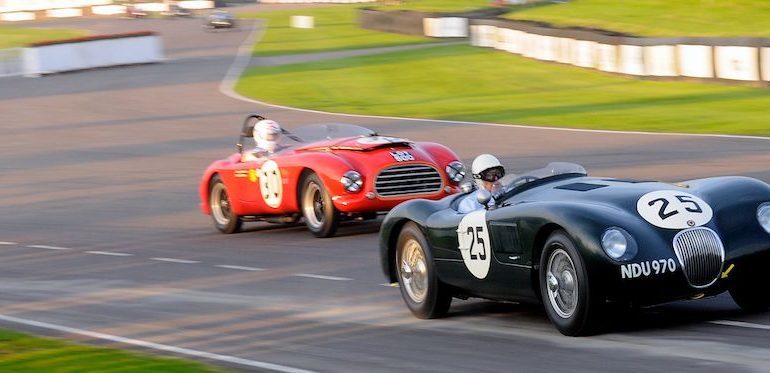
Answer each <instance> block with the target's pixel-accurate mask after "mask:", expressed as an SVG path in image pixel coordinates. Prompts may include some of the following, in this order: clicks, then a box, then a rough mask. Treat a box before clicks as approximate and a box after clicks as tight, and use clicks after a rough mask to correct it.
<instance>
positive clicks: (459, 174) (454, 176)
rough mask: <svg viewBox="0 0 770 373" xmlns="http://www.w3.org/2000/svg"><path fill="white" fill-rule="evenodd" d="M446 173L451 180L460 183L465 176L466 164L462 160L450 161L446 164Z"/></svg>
mask: <svg viewBox="0 0 770 373" xmlns="http://www.w3.org/2000/svg"><path fill="white" fill-rule="evenodd" d="M446 175H447V176H448V177H449V180H452V181H453V182H455V183H459V182H460V181H462V180H463V178H465V165H463V163H462V162H460V161H454V162H450V163H449V164H448V165H447V166H446Z"/></svg>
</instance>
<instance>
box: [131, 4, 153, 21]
mask: <svg viewBox="0 0 770 373" xmlns="http://www.w3.org/2000/svg"><path fill="white" fill-rule="evenodd" d="M147 15H148V14H147V12H146V11H145V10H143V9H141V8H138V7H137V6H136V5H133V4H128V5H126V16H127V17H129V18H145V17H147Z"/></svg>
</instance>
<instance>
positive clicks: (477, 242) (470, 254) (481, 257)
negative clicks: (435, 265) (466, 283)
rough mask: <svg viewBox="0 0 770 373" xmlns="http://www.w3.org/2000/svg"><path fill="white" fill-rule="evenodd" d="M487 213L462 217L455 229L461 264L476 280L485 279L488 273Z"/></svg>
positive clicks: (483, 211)
mask: <svg viewBox="0 0 770 373" xmlns="http://www.w3.org/2000/svg"><path fill="white" fill-rule="evenodd" d="M486 213H487V211H486V210H479V211H474V212H471V213H470V214H468V215H465V216H464V217H463V220H461V221H460V225H459V226H458V227H457V241H458V244H459V249H460V254H462V256H463V262H465V266H466V267H467V268H468V270H469V271H470V272H471V274H473V276H475V277H476V278H481V279H483V278H486V277H487V273H489V257H490V256H491V255H490V254H491V252H490V249H489V245H490V243H491V241H490V239H489V229H487V220H486V218H485V215H486Z"/></svg>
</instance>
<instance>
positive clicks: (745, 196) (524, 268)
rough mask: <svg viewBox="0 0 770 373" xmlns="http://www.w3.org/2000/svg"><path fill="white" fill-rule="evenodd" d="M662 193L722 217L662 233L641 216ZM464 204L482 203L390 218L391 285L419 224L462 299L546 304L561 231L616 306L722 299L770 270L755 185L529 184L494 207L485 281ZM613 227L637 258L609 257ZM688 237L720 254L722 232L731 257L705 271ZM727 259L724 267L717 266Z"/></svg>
mask: <svg viewBox="0 0 770 373" xmlns="http://www.w3.org/2000/svg"><path fill="white" fill-rule="evenodd" d="M656 191H666V193H670V194H671V195H673V196H677V198H679V201H681V202H682V203H681V204H680V206H679V208H680V209H682V210H683V211H682V213H683V214H685V213H686V211H684V209H687V211H695V212H698V210H701V212H702V209H701V208H703V209H705V208H706V207H705V206H700V205H698V204H696V203H695V202H693V201H692V199H693V198H692V197H685V196H697V198H700V200H702V201H701V204H703V202H705V203H706V204H707V205H708V206H709V207H710V209H711V210H712V211H713V217H711V218H710V219H709V220H708V221H707V222H705V223H703V224H696V223H695V222H693V221H691V220H687V224H689V225H690V226H689V227H685V228H683V229H670V228H661V227H658V226H655V225H653V224H652V223H650V222H649V221H648V220H645V219H646V218H644V217H642V216H641V212H640V211H641V210H638V207H637V204H641V202H639V201H640V200H641V199H642V198H643V197H644V196H645V195H649V194H650V193H653V192H656ZM473 193H474V192H470V194H473ZM463 198H472V196H469V195H468V193H465V194H458V195H453V196H449V197H446V198H444V199H442V200H439V201H428V200H412V201H409V202H405V203H403V204H400V205H399V206H397V207H396V208H394V209H393V210H391V211H390V212H389V213H388V215H387V216H386V217H385V220H384V222H383V224H382V226H381V228H380V255H381V264H382V269H383V271H384V274H385V276H386V277H387V278H388V279H389V280H390V281H391V282H397V281H398V273H397V271H398V268H397V264H396V259H395V255H396V250H397V247H396V246H397V245H398V240H399V233H400V232H401V230H402V228H403V227H404V226H405V224H407V223H409V222H413V223H415V224H416V225H417V226H418V227H419V229H420V231H421V232H422V234H423V236H424V237H425V241H426V242H427V246H428V248H427V250H429V251H430V253H429V255H428V256H427V257H428V258H429V260H432V263H433V267H434V268H435V272H436V276H437V278H438V280H439V281H440V282H441V283H442V284H445V285H446V286H448V288H449V289H451V293H452V295H453V296H456V297H468V296H470V297H481V298H488V299H494V300H509V301H519V302H541V301H542V300H541V298H542V297H541V291H540V286H541V282H542V281H541V280H540V279H541V277H540V276H539V274H538V271H539V270H540V266H541V252H542V250H543V248H544V244H545V243H546V240H547V239H548V237H549V236H550V235H551V234H552V233H553V232H556V231H563V232H566V234H567V235H568V236H569V237H570V238H571V240H572V242H574V244H575V246H576V248H577V250H578V251H579V253H580V255H581V257H582V260H583V261H584V263H585V266H586V269H587V273H588V284H590V288H591V292H592V294H600V296H601V297H602V298H604V301H606V302H622V303H624V304H631V305H637V306H645V305H654V304H660V303H664V302H668V301H673V300H677V299H687V298H699V297H703V296H709V295H715V294H718V293H721V292H723V291H725V290H727V289H728V288H729V281H730V279H731V277H732V276H733V275H735V274H740V272H741V271H742V270H744V268H748V267H751V266H753V268H756V266H757V263H763V266H765V267H766V265H768V264H770V233H768V232H767V231H766V230H765V229H764V228H763V227H762V225H760V223H759V221H758V212H757V211H758V208H759V206H760V205H762V204H764V203H767V202H770V186H768V184H766V183H764V182H762V181H759V180H756V179H753V178H748V177H733V176H730V177H715V178H706V179H698V180H691V181H686V182H683V183H678V184H676V185H674V184H667V183H662V182H648V181H636V180H620V179H611V178H598V177H588V176H586V175H585V174H583V173H565V174H559V175H553V176H548V177H542V178H538V179H536V180H533V181H528V182H526V183H523V184H521V185H518V186H516V187H515V188H512V189H511V190H509V191H507V192H506V193H505V194H504V195H501V196H498V198H495V200H496V201H497V202H496V205H495V206H493V207H491V208H489V209H487V210H486V213H485V217H484V219H485V221H486V229H487V231H488V237H489V239H490V241H491V248H490V251H491V258H490V260H489V265H488V273H487V274H486V276H484V277H483V278H479V277H478V276H474V275H473V274H472V273H471V272H470V271H469V267H468V265H467V258H466V259H465V260H464V259H463V256H462V252H461V250H460V249H459V247H460V238H459V237H460V236H461V235H463V234H465V232H464V230H463V229H460V230H458V225H460V223H461V221H462V219H463V218H464V217H465V215H466V214H464V213H460V212H458V210H457V208H458V204H459V202H460V201H461V200H462V199H463ZM658 201H660V202H658ZM646 205H649V208H651V209H655V210H653V211H654V212H655V213H656V214H659V215H660V217H661V218H668V217H670V216H671V215H673V214H676V213H677V212H676V210H675V208H674V207H673V205H671V206H668V202H666V201H661V199H660V198H659V199H657V200H654V199H653V200H652V201H651V202H649V203H646ZM643 207H644V206H643ZM656 219H657V218H656ZM612 227H617V228H621V229H622V230H623V231H625V232H627V233H628V235H630V236H631V237H632V240H631V241H632V243H630V244H629V245H631V244H633V245H635V246H636V247H635V249H636V254H635V255H633V256H632V257H626V258H622V260H616V259H613V258H611V257H610V256H609V255H608V254H607V252H606V251H605V249H603V247H602V236H603V234H604V232H606V231H607V230H608V228H612ZM683 231H691V232H694V233H698V234H700V233H705V234H706V235H707V236H708V237H706V239H707V240H711V241H710V242H711V243H713V244H714V247H716V246H717V244H718V242H716V241H714V235H713V234H712V233H715V236H716V239H717V240H721V245H722V247H723V258H721V259H720V258H717V257H716V256H714V255H711V257H709V258H704V259H702V260H703V261H704V262H703V263H700V264H699V261H700V260H701V259H700V258H699V257H698V255H700V254H699V253H700V251H698V250H700V249H699V248H698V247H697V245H698V244H697V243H689V242H687V239H688V238H687V236H686V235H685V236H682V235H681V234H680V232H683ZM709 231H710V232H711V233H710V232H709ZM685 233H687V232H685ZM471 235H472V234H471ZM675 241H676V243H675ZM675 245H679V246H682V245H684V246H687V245H691V246H692V247H694V248H695V249H694V250H695V251H692V250H691V251H692V252H689V254H688V252H686V250H687V249H688V248H689V247H685V248H684V249H681V250H682V251H681V252H680V251H677V250H679V249H676V250H675V248H674V246H675ZM718 259H720V260H721V262H720V263H716V262H714V261H715V260H718ZM709 260H710V261H711V262H708V261H709ZM683 261H684V262H687V263H685V264H683ZM717 265H718V268H717V267H716V266H717ZM685 266H687V268H686V269H685V268H684V267H685ZM704 268H706V270H704ZM699 271H700V272H704V271H706V272H709V273H705V272H704V273H700V272H699ZM704 279H705V280H704ZM712 280H713V281H712ZM762 296H765V295H762Z"/></svg>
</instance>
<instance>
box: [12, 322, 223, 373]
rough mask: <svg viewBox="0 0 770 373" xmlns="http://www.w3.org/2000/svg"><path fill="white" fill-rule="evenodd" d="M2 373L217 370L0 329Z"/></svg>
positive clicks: (189, 372)
mask: <svg viewBox="0 0 770 373" xmlns="http://www.w3.org/2000/svg"><path fill="white" fill-rule="evenodd" d="M0 371H2V372H15V373H27V372H29V373H37V372H110V373H129V372H131V373H138V372H164V373H204V372H207V373H214V372H228V371H227V370H224V369H220V368H217V367H212V366H208V365H205V364H202V363H198V362H193V361H186V360H181V359H176V358H165V357H157V356H153V355H149V354H142V353H137V352H131V351H123V350H116V349H110V348H104V347H92V346H85V345H79V344H75V343H71V342H65V341H61V340H58V339H53V338H39V337H34V336H31V335H28V334H24V333H19V332H13V331H8V330H2V329H0Z"/></svg>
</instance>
